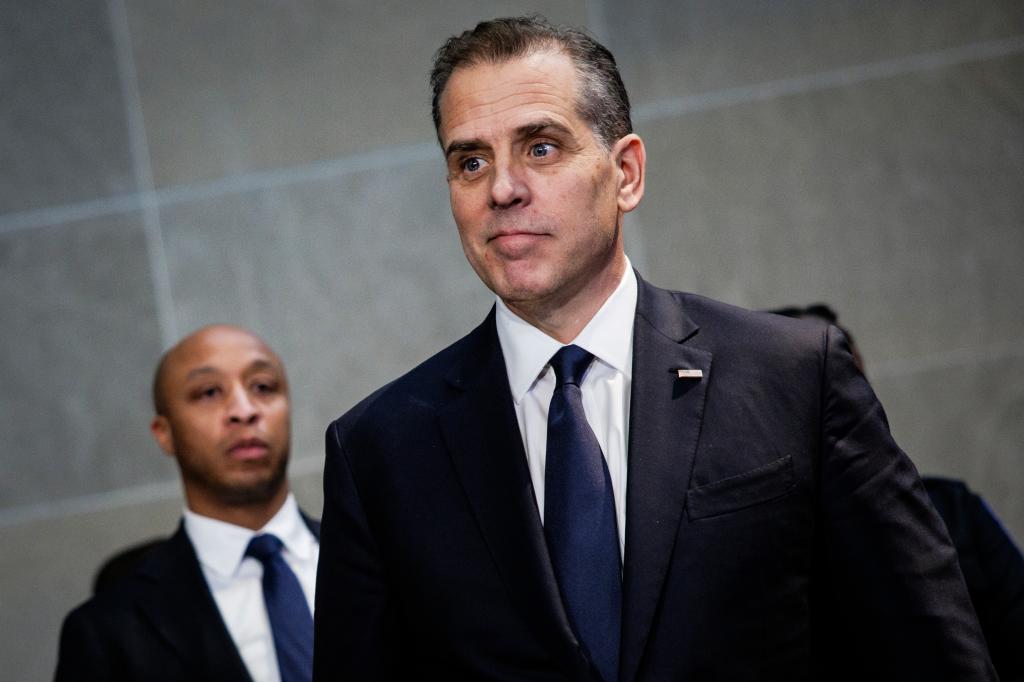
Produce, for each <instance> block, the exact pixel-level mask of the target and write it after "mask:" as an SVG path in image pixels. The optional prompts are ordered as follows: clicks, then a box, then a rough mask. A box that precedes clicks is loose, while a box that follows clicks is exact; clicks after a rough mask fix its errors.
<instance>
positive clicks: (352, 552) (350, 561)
mask: <svg viewBox="0 0 1024 682" xmlns="http://www.w3.org/2000/svg"><path fill="white" fill-rule="evenodd" d="M339 431H340V429H339V426H338V423H337V422H335V423H334V424H332V425H331V426H330V427H329V428H328V429H327V457H326V460H325V463H324V513H323V520H322V524H321V527H320V561H319V564H318V567H317V584H316V610H315V617H314V624H315V628H314V646H313V678H314V679H315V680H342V679H344V680H382V679H394V678H396V677H397V667H398V665H399V662H400V657H401V655H402V648H401V645H402V643H401V642H400V641H399V638H398V634H397V627H396V625H395V615H394V613H393V602H392V596H391V592H390V588H389V586H388V583H387V581H386V578H385V572H384V569H383V566H382V562H381V557H380V554H379V551H378V549H377V546H376V543H375V541H374V539H373V536H372V533H371V530H370V526H369V524H368V522H367V518H366V514H365V512H364V510H363V505H362V501H361V499H360V495H359V491H358V489H357V487H356V482H355V479H354V476H353V472H352V468H351V465H350V462H349V461H348V458H347V456H346V453H345V451H344V449H343V446H342V439H341V437H340V433H339Z"/></svg>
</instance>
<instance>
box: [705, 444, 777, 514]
mask: <svg viewBox="0 0 1024 682" xmlns="http://www.w3.org/2000/svg"><path fill="white" fill-rule="evenodd" d="M794 485H795V483H794V481H793V458H792V457H790V456H786V457H783V458H781V459H777V460H775V461H774V462H771V463H770V464H765V465H764V466H761V467H758V468H756V469H753V470H751V471H746V472H744V473H742V474H738V475H736V476H730V477H729V478H723V479H722V480H721V481H715V482H714V483H707V484H705V485H700V486H697V487H696V488H691V489H690V490H689V491H687V493H686V515H687V516H688V517H689V518H690V520H691V521H693V520H695V519H703V518H707V517H709V516H717V515H719V514H725V513H727V512H731V511H737V510H739V509H744V508H746V507H752V506H754V505H756V504H761V503H762V502H769V501H771V500H774V499H776V498H779V497H782V496H783V495H786V494H787V493H789V492H790V491H792V490H793V487H794Z"/></svg>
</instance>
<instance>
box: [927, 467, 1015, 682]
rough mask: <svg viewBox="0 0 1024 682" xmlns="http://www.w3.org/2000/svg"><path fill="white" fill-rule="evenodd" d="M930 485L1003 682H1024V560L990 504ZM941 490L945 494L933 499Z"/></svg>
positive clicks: (954, 485)
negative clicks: (935, 491)
mask: <svg viewBox="0 0 1024 682" xmlns="http://www.w3.org/2000/svg"><path fill="white" fill-rule="evenodd" d="M925 483H926V485H928V490H929V494H931V495H932V499H933V501H935V502H936V505H935V506H936V507H937V508H938V510H939V513H940V514H941V515H942V517H943V520H944V521H945V522H946V526H947V527H948V528H949V532H950V535H952V537H953V542H954V544H955V545H956V547H957V551H958V552H959V554H960V566H961V568H962V570H963V573H964V578H965V579H966V581H967V590H968V591H969V592H970V595H971V600H972V601H973V602H974V608H975V611H977V613H978V620H980V621H981V629H982V631H983V632H984V633H985V639H986V640H987V641H988V645H989V651H990V652H991V653H992V662H993V663H994V664H995V667H996V670H997V671H998V672H999V678H1000V679H1001V680H1003V682H1020V681H1022V680H1024V646H1022V643H1024V556H1022V555H1021V551H1020V549H1019V548H1018V547H1017V545H1016V544H1014V542H1013V540H1012V539H1011V538H1010V535H1009V533H1007V531H1006V529H1005V528H1004V527H1003V525H1002V524H1001V523H1000V522H999V520H998V519H997V518H996V516H995V514H994V513H993V512H992V510H991V509H990V508H989V506H988V505H987V504H986V503H985V501H984V500H982V499H981V498H980V497H979V496H978V495H976V494H974V493H972V492H971V491H970V490H968V489H967V487H966V486H965V485H963V484H962V483H959V482H955V481H947V480H942V479H938V480H936V479H932V480H930V481H929V480H926V481H925ZM938 486H941V490H940V491H939V492H937V493H933V490H935V489H936V487H938ZM950 491H952V492H950Z"/></svg>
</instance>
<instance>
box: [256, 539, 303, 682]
mask: <svg viewBox="0 0 1024 682" xmlns="http://www.w3.org/2000/svg"><path fill="white" fill-rule="evenodd" d="M281 547H282V543H281V540H280V539H278V538H277V536H275V535H269V534H264V535H257V536H255V537H253V539H252V540H250V541H249V546H248V547H247V548H246V550H245V555H246V556H251V557H253V558H254V559H257V560H258V561H259V562H260V563H261V564H263V600H264V601H265V602H266V604H267V615H268V616H269V617H270V630H271V632H272V633H273V635H274V648H275V649H276V650H277V667H278V668H279V669H280V671H281V682H300V681H301V682H309V681H310V680H312V679H313V616H312V615H311V614H310V612H309V604H308V603H307V602H306V595H305V593H304V592H303V591H302V586H301V585H299V579H298V578H296V577H295V573H293V572H292V569H291V568H289V567H288V564H287V563H286V562H285V560H284V557H282V556H281Z"/></svg>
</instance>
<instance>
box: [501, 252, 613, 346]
mask: <svg viewBox="0 0 1024 682" xmlns="http://www.w3.org/2000/svg"><path fill="white" fill-rule="evenodd" d="M625 270H626V257H625V254H623V253H621V252H620V253H619V254H618V255H617V257H616V258H615V260H613V261H612V262H611V263H609V267H607V268H605V269H604V270H602V271H601V272H600V273H599V274H598V276H596V277H595V278H593V279H591V280H589V281H588V282H586V283H584V285H583V286H582V287H580V288H579V289H578V290H576V291H574V292H572V293H571V294H569V295H568V296H562V297H558V296H557V295H555V296H552V297H548V298H545V299H539V300H534V301H505V300H504V299H503V301H504V303H505V305H506V306H508V309H509V310H511V311H512V312H513V313H515V314H516V315H518V316H519V317H520V318H522V319H523V320H525V321H526V322H528V323H529V324H531V325H533V326H534V327H536V328H537V329H539V330H541V331H542V332H544V333H545V334H547V335H548V336H550V337H551V338H553V339H555V340H557V341H558V342H560V343H569V342H571V341H572V340H573V339H575V338H576V337H577V336H579V334H580V332H581V331H583V328H584V327H586V326H587V324H588V323H589V322H590V320H592V319H593V318H594V315H596V314H597V311H598V310H600V309H601V306H603V305H604V303H605V301H607V300H608V297H609V296H611V295H612V294H613V293H614V292H615V289H616V288H617V287H618V286H619V283H620V282H621V281H622V275H623V273H624V272H625Z"/></svg>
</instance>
